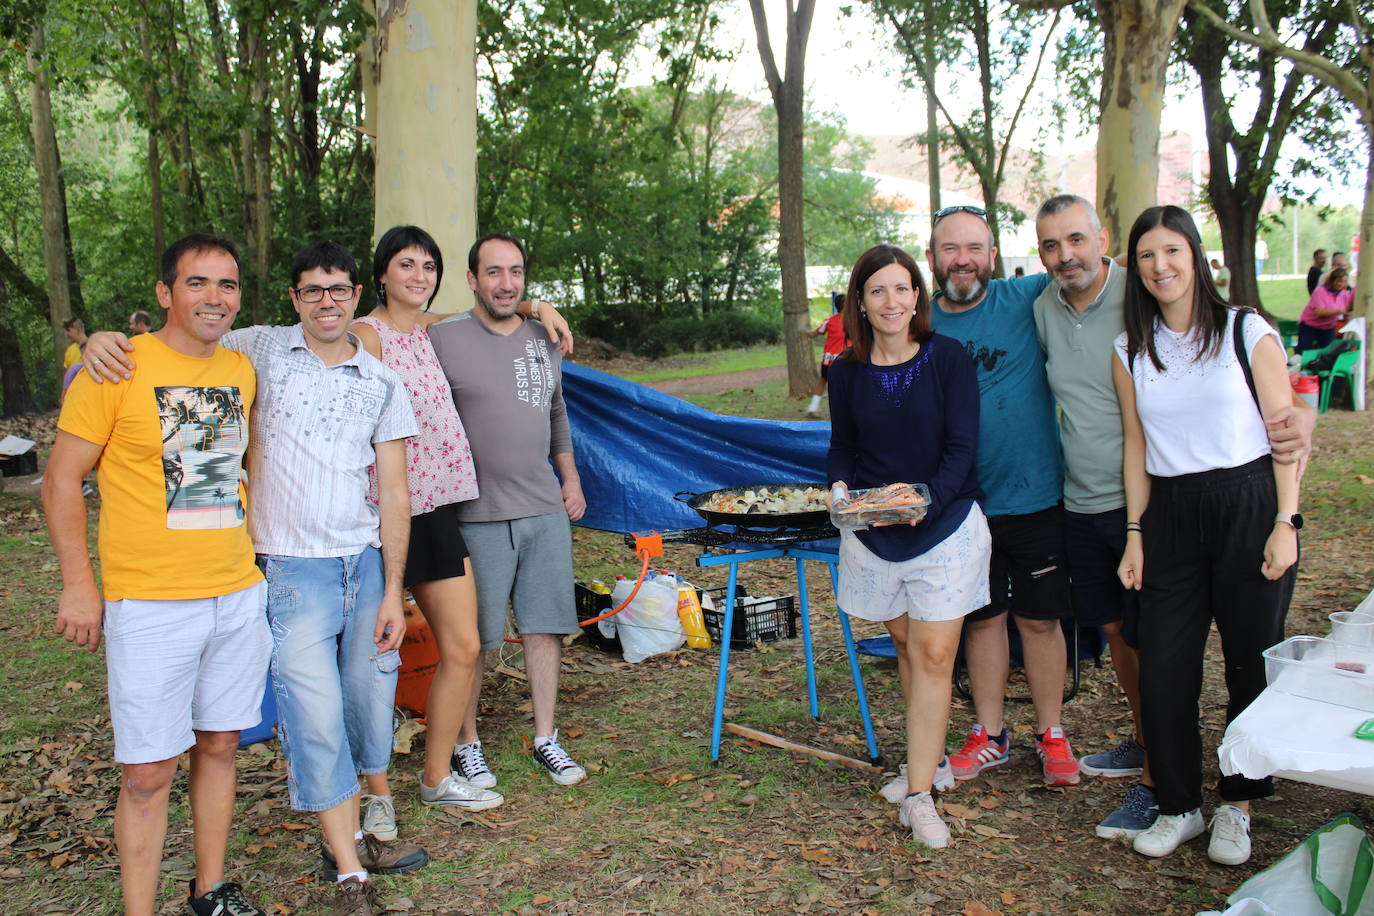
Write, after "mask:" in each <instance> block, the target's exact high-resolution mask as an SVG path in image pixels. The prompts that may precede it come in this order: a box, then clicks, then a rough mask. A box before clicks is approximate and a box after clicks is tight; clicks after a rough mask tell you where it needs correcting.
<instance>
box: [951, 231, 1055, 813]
mask: <svg viewBox="0 0 1374 916" xmlns="http://www.w3.org/2000/svg"><path fill="white" fill-rule="evenodd" d="M927 256H928V258H929V261H930V268H931V271H932V272H933V273H934V276H935V286H936V287H937V288H938V292H937V293H936V298H935V305H934V308H933V309H932V310H931V311H932V314H931V319H932V324H934V326H935V330H937V331H938V332H939V333H941V334H944V335H946V336H948V337H953V338H954V339H956V340H958V341H960V342H962V343H963V345H964V348H965V349H966V350H967V351H968V354H969V356H970V357H971V358H972V359H973V364H974V368H975V370H976V371H977V373H978V388H979V395H980V410H981V418H980V424H979V433H978V459H977V467H978V482H979V484H980V485H981V486H982V488H983V491H984V492H985V493H986V494H987V497H986V499H985V500H984V502H983V511H984V513H985V514H986V515H987V517H988V527H989V528H990V529H991V531H992V564H991V569H990V573H989V575H990V579H991V590H992V603H991V604H989V605H988V606H987V607H986V608H983V609H982V610H979V611H975V612H974V613H972V614H970V615H969V616H968V618H967V621H968V623H967V631H966V643H965V651H966V657H967V660H968V668H969V686H970V689H971V692H972V694H973V706H974V714H975V715H976V716H977V721H976V722H975V723H974V725H973V728H972V729H971V731H970V732H969V736H968V739H967V741H966V742H965V743H964V746H963V748H962V749H961V750H960V751H958V752H957V753H955V754H952V755H950V765H951V767H952V768H953V770H954V776H955V778H956V779H961V780H962V779H972V778H973V777H975V776H977V775H978V774H979V773H980V772H982V771H983V770H985V769H988V768H989V767H995V766H1000V765H1002V764H1004V763H1006V762H1007V761H1008V760H1009V759H1010V757H1011V747H1010V743H1009V741H1008V739H1007V733H1006V729H1005V728H1004V727H1003V726H1004V723H1003V721H1002V713H1003V696H1004V693H1005V691H1006V684H1007V676H1008V669H1009V661H1008V656H1009V653H1008V645H1007V624H1006V614H1007V612H1008V611H1010V612H1011V613H1012V614H1014V615H1015V617H1016V626H1017V629H1018V630H1019V631H1020V634H1021V642H1022V646H1023V649H1024V659H1025V668H1026V679H1027V681H1028V682H1029V683H1030V690H1031V698H1032V700H1033V701H1034V703H1035V715H1036V720H1037V725H1036V753H1037V754H1038V756H1039V757H1040V762H1041V770H1042V774H1043V776H1044V780H1045V784H1046V785H1053V786H1065V785H1075V784H1076V783H1077V782H1078V780H1079V774H1078V761H1077V760H1076V759H1075V758H1074V756H1073V749H1072V748H1071V747H1070V746H1069V742H1068V739H1067V738H1066V737H1065V735H1064V729H1063V724H1062V722H1061V720H1060V712H1061V706H1062V704H1063V696H1064V669H1065V663H1066V659H1067V655H1066V653H1065V648H1064V633H1063V630H1062V629H1061V628H1060V619H1061V618H1064V617H1067V616H1069V615H1070V614H1071V613H1072V603H1071V600H1070V597H1069V576H1068V569H1067V566H1066V564H1065V559H1064V535H1063V517H1062V516H1063V510H1062V508H1061V507H1060V504H1059V501H1060V497H1061V496H1062V495H1063V485H1064V479H1063V459H1062V457H1061V455H1060V450H1059V432H1058V427H1057V425H1056V423H1055V415H1054V399H1053V398H1052V397H1051V395H1050V388H1049V382H1048V380H1047V379H1046V376H1045V358H1044V355H1043V353H1042V352H1041V350H1040V344H1039V342H1038V341H1037V340H1036V335H1035V321H1034V318H1033V315H1032V311H1031V305H1032V303H1033V302H1034V301H1035V298H1036V296H1038V295H1039V294H1040V292H1041V290H1043V289H1044V288H1045V286H1046V285H1047V284H1048V282H1049V278H1048V277H1047V276H1045V275H1043V274H1042V275H1037V276H1034V277H1022V278H1017V279H1014V280H1002V279H998V280H994V279H992V266H993V263H994V261H995V259H996V256H997V249H996V247H995V246H994V245H993V243H992V231H991V229H990V228H989V227H988V224H987V219H986V215H985V214H984V212H983V211H982V210H981V209H979V208H977V207H949V208H946V209H944V210H941V211H939V212H938V213H936V214H935V224H934V227H933V229H932V230H931V242H930V250H929V252H928V253H927Z"/></svg>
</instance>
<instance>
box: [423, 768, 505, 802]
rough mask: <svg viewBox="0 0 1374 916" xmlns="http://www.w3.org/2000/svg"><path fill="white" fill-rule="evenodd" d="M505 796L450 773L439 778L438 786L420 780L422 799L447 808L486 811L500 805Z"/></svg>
mask: <svg viewBox="0 0 1374 916" xmlns="http://www.w3.org/2000/svg"><path fill="white" fill-rule="evenodd" d="M505 800H506V799H505V796H503V795H502V794H501V793H500V792H493V791H492V790H491V789H482V788H479V787H477V786H474V785H473V784H472V783H469V782H465V781H464V780H463V779H461V778H459V777H457V776H454V775H453V774H451V773H450V774H449V775H448V776H445V777H444V778H443V779H441V780H439V784H438V785H437V786H433V787H430V786H427V785H425V781H424V779H423V778H421V780H420V801H422V802H424V803H425V804H426V805H442V806H444V807H446V808H461V809H463V810H464V811H486V810H487V809H488V808H495V807H498V806H499V805H500V804H501V803H502V802H504V801H505Z"/></svg>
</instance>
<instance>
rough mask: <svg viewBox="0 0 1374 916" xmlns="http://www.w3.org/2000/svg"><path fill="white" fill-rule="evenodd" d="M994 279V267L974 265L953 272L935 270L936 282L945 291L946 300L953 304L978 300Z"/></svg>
mask: <svg viewBox="0 0 1374 916" xmlns="http://www.w3.org/2000/svg"><path fill="white" fill-rule="evenodd" d="M991 280H992V267H991V266H990V265H985V266H983V267H973V268H972V269H960V270H956V271H953V272H947V271H942V270H936V271H935V283H936V285H937V286H939V287H940V289H941V290H943V291H944V294H945V301H946V302H948V303H950V304H952V305H968V304H969V303H972V302H977V301H978V300H979V299H980V298H982V296H983V293H985V292H987V288H988V283H989V282H990V281H991Z"/></svg>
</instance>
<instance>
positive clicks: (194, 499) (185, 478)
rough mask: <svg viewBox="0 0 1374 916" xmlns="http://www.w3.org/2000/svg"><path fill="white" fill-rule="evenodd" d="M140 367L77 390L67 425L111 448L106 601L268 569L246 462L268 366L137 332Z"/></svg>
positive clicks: (215, 591)
mask: <svg viewBox="0 0 1374 916" xmlns="http://www.w3.org/2000/svg"><path fill="white" fill-rule="evenodd" d="M133 346H134V352H133V360H134V365H135V366H136V367H137V368H136V369H135V370H134V377H133V378H131V379H129V380H128V381H125V382H120V383H119V384H117V385H115V384H110V383H109V382H106V383H105V384H103V385H97V384H95V383H94V382H92V381H91V379H90V377H89V376H87V375H86V374H85V373H82V374H81V375H79V376H77V378H76V380H75V381H73V382H72V386H71V388H69V389H68V391H67V399H66V401H65V402H64V403H63V405H62V416H61V417H60V418H59V419H58V423H57V426H58V429H60V430H62V431H63V432H66V433H70V434H72V435H74V436H77V437H79V438H81V439H85V440H86V441H87V442H90V443H93V444H95V445H98V446H100V447H101V454H100V462H99V464H98V465H97V473H96V478H97V481H98V483H99V486H100V545H99V546H100V576H101V583H102V586H103V588H104V592H105V599H106V600H107V601H118V600H120V599H121V598H140V599H144V600H148V601H174V600H179V599H185V598H209V597H214V596H216V595H227V594H229V593H230V592H233V591H238V590H239V589H241V588H247V587H248V586H250V585H252V584H253V583H255V582H258V581H260V580H261V579H262V573H261V572H260V571H259V570H258V567H257V564H255V563H254V562H253V545H252V543H251V541H250V540H249V538H248V523H247V518H246V515H245V511H244V510H245V509H246V508H247V507H248V506H249V502H248V499H249V494H248V492H247V490H246V488H245V481H243V479H242V475H241V472H240V467H241V464H242V459H243V457H244V453H245V449H246V447H247V445H248V440H249V425H250V423H251V421H252V415H253V398H254V396H255V395H256V394H257V377H256V375H255V374H254V372H253V366H252V364H251V363H250V362H249V361H248V358H247V357H246V356H244V355H243V354H241V353H234V352H232V351H230V350H226V349H224V348H223V347H219V348H217V349H216V350H215V352H214V355H212V356H210V357H208V358H197V357H191V356H186V355H184V354H182V353H178V352H177V351H175V350H173V349H171V348H170V347H168V346H167V345H166V344H164V343H163V342H162V341H161V340H160V339H159V338H158V337H157V336H156V335H154V334H140V335H139V336H138V337H136V338H134V340H133Z"/></svg>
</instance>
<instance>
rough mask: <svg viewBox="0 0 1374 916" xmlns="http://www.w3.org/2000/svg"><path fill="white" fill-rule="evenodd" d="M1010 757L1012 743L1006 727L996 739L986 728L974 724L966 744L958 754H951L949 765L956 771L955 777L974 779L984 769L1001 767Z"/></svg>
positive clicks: (961, 779)
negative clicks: (991, 736) (990, 735)
mask: <svg viewBox="0 0 1374 916" xmlns="http://www.w3.org/2000/svg"><path fill="white" fill-rule="evenodd" d="M1010 759H1011V743H1010V741H1009V740H1008V739H1007V730H1006V729H1005V728H1004V729H1002V734H1001V735H1000V736H999V737H998V738H997V740H995V741H994V740H993V739H992V738H990V737H989V736H988V730H987V729H986V728H984V727H983V726H982V725H974V726H973V730H972V731H970V732H969V733H968V740H967V741H965V742H964V746H963V747H962V748H960V749H959V752H958V753H957V754H950V755H949V766H950V769H952V770H953V771H954V778H955V779H958V780H960V781H963V780H966V779H972V778H973V777H975V776H977V775H978V774H979V773H981V772H983V771H984V770H987V769H991V768H992V767H1000V766H1001V765H1002V764H1004V763H1006V762H1007V761H1008V760H1010Z"/></svg>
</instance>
